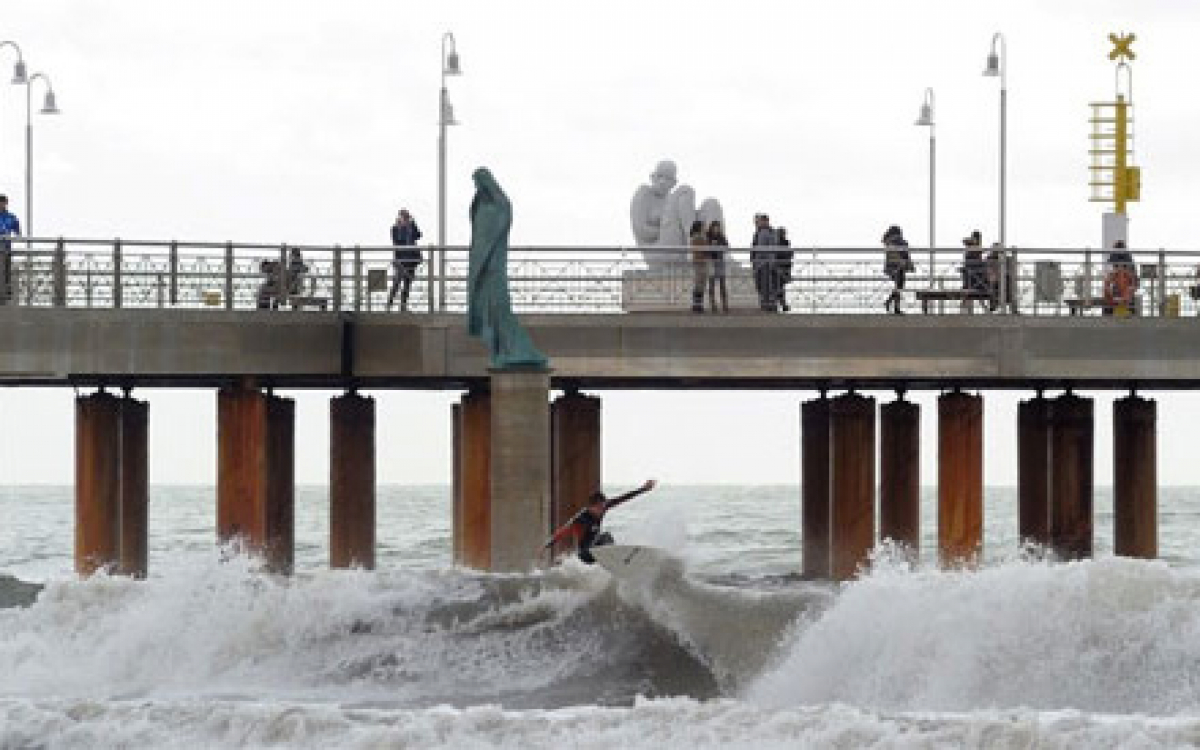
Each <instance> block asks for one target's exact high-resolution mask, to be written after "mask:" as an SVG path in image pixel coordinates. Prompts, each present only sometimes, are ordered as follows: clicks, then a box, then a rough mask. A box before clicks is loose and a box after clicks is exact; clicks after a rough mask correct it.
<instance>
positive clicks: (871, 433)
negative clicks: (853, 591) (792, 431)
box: [829, 393, 875, 581]
mask: <svg viewBox="0 0 1200 750" xmlns="http://www.w3.org/2000/svg"><path fill="white" fill-rule="evenodd" d="M829 417H830V420H829V421H830V429H829V434H830V439H829V452H830V457H829V473H830V486H831V491H830V505H829V521H830V547H831V552H830V572H831V573H832V576H833V579H834V580H835V581H846V580H849V579H851V578H853V577H854V576H855V575H856V574H857V573H858V571H859V569H860V567H862V566H863V565H865V564H866V563H867V562H868V560H869V556H870V553H871V548H872V547H873V546H874V545H875V399H873V398H868V397H866V396H859V395H857V394H853V393H851V394H846V395H844V396H838V397H837V398H835V399H833V401H832V404H831V406H830V412H829Z"/></svg>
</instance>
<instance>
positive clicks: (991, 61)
mask: <svg viewBox="0 0 1200 750" xmlns="http://www.w3.org/2000/svg"><path fill="white" fill-rule="evenodd" d="M996 42H1000V53H999V54H997V52H996ZM983 74H984V75H985V76H989V77H992V78H996V77H999V78H1000V247H1002V248H1007V247H1008V242H1007V241H1006V240H1005V234H1004V218H1005V217H1004V208H1005V205H1004V203H1005V193H1006V190H1007V185H1006V183H1005V176H1004V172H1005V164H1006V157H1007V139H1008V132H1007V131H1008V43H1007V42H1006V41H1005V39H1004V35H1003V34H1001V33H1000V32H999V31H997V32H996V33H995V34H993V35H992V51H991V52H989V53H988V57H987V67H985V68H984V69H983Z"/></svg>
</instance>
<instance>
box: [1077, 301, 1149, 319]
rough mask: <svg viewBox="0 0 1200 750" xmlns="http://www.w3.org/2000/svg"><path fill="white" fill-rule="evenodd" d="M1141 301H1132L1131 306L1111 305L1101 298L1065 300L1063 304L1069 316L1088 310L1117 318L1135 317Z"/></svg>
mask: <svg viewBox="0 0 1200 750" xmlns="http://www.w3.org/2000/svg"><path fill="white" fill-rule="evenodd" d="M1140 301H1141V300H1138V299H1136V298H1135V299H1134V303H1133V305H1132V306H1130V305H1112V304H1109V303H1108V302H1105V301H1104V298H1103V297H1077V298H1075V299H1065V300H1063V304H1064V305H1066V306H1067V312H1068V313H1070V314H1071V315H1082V314H1083V313H1084V312H1086V311H1088V310H1100V311H1101V312H1103V313H1104V314H1106V315H1116V316H1117V317H1118V318H1123V317H1127V316H1130V315H1137V311H1138V307H1139V304H1138V303H1139V302H1140Z"/></svg>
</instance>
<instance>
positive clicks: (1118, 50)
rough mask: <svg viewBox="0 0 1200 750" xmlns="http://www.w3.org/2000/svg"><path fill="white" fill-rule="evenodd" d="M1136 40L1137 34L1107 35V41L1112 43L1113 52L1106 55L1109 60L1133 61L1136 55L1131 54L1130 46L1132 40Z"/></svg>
mask: <svg viewBox="0 0 1200 750" xmlns="http://www.w3.org/2000/svg"><path fill="white" fill-rule="evenodd" d="M1134 39H1137V34H1122V35H1120V36H1117V35H1116V34H1109V35H1108V40H1109V41H1110V42H1112V43H1113V51H1112V52H1109V53H1108V59H1109V60H1117V59H1124V60H1133V59H1134V58H1136V57H1137V55H1135V54H1133V49H1132V47H1131V45H1132V44H1133V40H1134Z"/></svg>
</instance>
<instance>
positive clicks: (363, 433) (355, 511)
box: [329, 393, 375, 570]
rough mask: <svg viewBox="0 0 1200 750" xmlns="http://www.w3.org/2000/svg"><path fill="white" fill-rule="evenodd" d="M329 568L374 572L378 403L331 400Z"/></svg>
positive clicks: (349, 396)
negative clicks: (360, 569)
mask: <svg viewBox="0 0 1200 750" xmlns="http://www.w3.org/2000/svg"><path fill="white" fill-rule="evenodd" d="M329 565H330V566H331V567H334V568H353V567H360V568H366V569H368V570H372V569H374V567H375V399H373V398H370V397H367V396H360V395H358V394H357V393H347V394H345V395H343V396H337V397H335V398H332V399H330V400H329Z"/></svg>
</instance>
